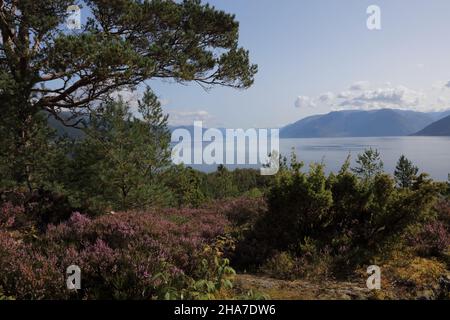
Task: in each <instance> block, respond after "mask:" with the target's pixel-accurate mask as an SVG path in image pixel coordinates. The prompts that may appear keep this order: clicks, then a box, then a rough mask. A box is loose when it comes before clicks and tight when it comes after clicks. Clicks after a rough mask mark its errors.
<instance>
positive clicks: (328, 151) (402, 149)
mask: <svg viewBox="0 0 450 320" xmlns="http://www.w3.org/2000/svg"><path fill="white" fill-rule="evenodd" d="M370 147H372V148H374V149H378V150H379V151H380V153H381V156H382V160H383V162H384V168H385V171H387V172H390V173H392V172H393V171H394V168H395V165H396V162H397V161H398V158H399V157H400V156H401V155H402V154H404V155H405V156H406V157H407V158H408V159H410V160H412V161H413V162H414V164H415V165H416V166H418V167H419V169H420V171H421V172H427V173H429V174H430V175H431V177H433V178H434V179H437V180H447V176H448V174H449V173H450V137H380V138H311V139H281V140H280V150H281V153H282V154H283V155H289V154H290V153H291V150H292V148H294V150H295V153H296V154H297V157H298V159H299V160H301V161H304V162H305V164H309V163H312V162H321V161H323V162H324V163H325V165H326V169H327V172H330V171H333V172H337V171H339V169H340V167H341V166H342V164H343V163H344V161H345V159H346V157H347V155H348V154H349V153H350V154H351V156H352V164H354V161H355V158H356V156H357V155H358V154H359V153H361V152H363V151H364V149H367V148H370ZM194 167H195V166H194ZM196 167H197V168H198V169H200V170H203V171H213V170H215V168H216V166H196ZM227 167H229V168H230V169H233V168H235V167H247V168H248V167H252V166H227ZM253 167H255V166H253Z"/></svg>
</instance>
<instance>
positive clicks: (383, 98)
mask: <svg viewBox="0 0 450 320" xmlns="http://www.w3.org/2000/svg"><path fill="white" fill-rule="evenodd" d="M344 96H345V95H341V97H344ZM424 97H425V95H424V94H423V93H422V92H419V91H415V90H412V89H409V88H407V87H404V86H397V87H383V88H377V89H370V90H364V91H362V92H358V93H356V94H351V95H350V96H348V95H346V98H344V101H342V102H340V104H339V105H340V106H343V107H350V108H358V109H379V108H400V109H404V108H414V107H417V106H419V104H420V102H421V101H422V100H423V99H424Z"/></svg>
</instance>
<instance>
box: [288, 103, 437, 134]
mask: <svg viewBox="0 0 450 320" xmlns="http://www.w3.org/2000/svg"><path fill="white" fill-rule="evenodd" d="M435 116H436V115H434V116H432V115H431V114H428V113H422V112H414V111H404V110H394V109H380V110H374V111H362V110H347V111H335V112H331V113H328V114H326V115H315V116H312V117H308V118H305V119H302V120H300V121H297V122H295V123H293V124H291V125H288V126H286V127H284V128H282V129H281V133H280V135H281V137H282V138H319V137H381V136H406V135H410V134H413V133H415V132H417V131H419V130H421V129H423V128H424V127H426V126H427V125H429V124H431V123H433V121H434V117H435Z"/></svg>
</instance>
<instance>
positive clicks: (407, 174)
mask: <svg viewBox="0 0 450 320" xmlns="http://www.w3.org/2000/svg"><path fill="white" fill-rule="evenodd" d="M418 172H419V168H418V167H416V166H414V165H413V163H412V162H411V161H410V160H408V159H407V158H406V157H405V156H404V155H402V156H401V157H400V159H399V160H398V162H397V166H396V167H395V171H394V176H395V180H396V181H397V184H398V185H399V187H401V188H410V187H411V186H412V185H413V183H414V181H415V179H416V177H417V173H418Z"/></svg>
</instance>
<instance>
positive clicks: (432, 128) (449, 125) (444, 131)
mask: <svg viewBox="0 0 450 320" xmlns="http://www.w3.org/2000/svg"><path fill="white" fill-rule="evenodd" d="M414 135H415V136H450V116H447V117H445V118H443V119H441V120H438V121H436V122H433V123H432V124H430V125H429V126H427V127H426V128H425V129H423V130H421V131H419V132H417V133H416V134H414Z"/></svg>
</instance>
